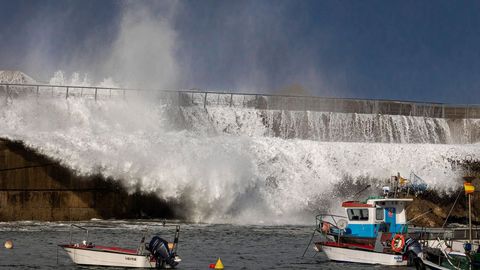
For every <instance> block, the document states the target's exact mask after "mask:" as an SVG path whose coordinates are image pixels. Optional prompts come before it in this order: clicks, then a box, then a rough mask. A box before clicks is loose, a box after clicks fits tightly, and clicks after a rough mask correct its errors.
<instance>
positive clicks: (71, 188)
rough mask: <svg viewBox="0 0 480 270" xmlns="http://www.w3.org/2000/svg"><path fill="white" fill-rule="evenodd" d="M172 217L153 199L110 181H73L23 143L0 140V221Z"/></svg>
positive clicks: (75, 178)
mask: <svg viewBox="0 0 480 270" xmlns="http://www.w3.org/2000/svg"><path fill="white" fill-rule="evenodd" d="M172 216H173V212H172V211H171V209H170V207H169V206H168V205H167V204H166V203H165V202H164V201H161V200H160V199H158V198H157V197H156V196H155V195H154V194H142V193H139V192H134V193H132V194H129V193H128V192H127V191H126V190H124V189H123V188H122V186H120V185H119V184H118V183H116V182H114V181H111V180H109V179H103V178H101V177H99V176H91V177H81V176H77V175H75V174H74V173H73V172H72V171H71V170H68V169H66V168H64V167H62V166H61V165H60V164H58V163H57V162H55V161H53V160H50V159H48V158H46V157H44V156H41V155H38V154H36V153H35V152H34V151H32V150H30V149H28V148H26V147H25V146H24V145H22V144H21V143H17V142H11V141H7V140H0V221H14V220H42V221H55V220H88V219H91V218H102V219H108V218H142V217H150V218H171V217H172Z"/></svg>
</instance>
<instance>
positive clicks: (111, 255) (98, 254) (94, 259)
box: [59, 225, 181, 269]
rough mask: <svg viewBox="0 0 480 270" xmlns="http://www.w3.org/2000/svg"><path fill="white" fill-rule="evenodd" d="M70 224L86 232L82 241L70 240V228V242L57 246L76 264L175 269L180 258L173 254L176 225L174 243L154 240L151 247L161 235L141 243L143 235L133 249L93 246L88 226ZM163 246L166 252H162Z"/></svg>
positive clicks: (175, 244)
mask: <svg viewBox="0 0 480 270" xmlns="http://www.w3.org/2000/svg"><path fill="white" fill-rule="evenodd" d="M72 227H75V228H79V229H82V230H84V231H85V232H86V238H85V240H83V241H82V242H81V243H72V237H71V236H72V234H71V231H70V243H68V244H60V245H59V247H61V248H63V249H64V250H65V251H66V253H67V254H68V256H69V257H70V259H71V260H72V261H73V262H74V263H75V264H78V265H95V266H113V267H131V268H156V269H159V268H167V269H168V268H174V267H175V266H176V265H177V264H178V263H179V262H180V261H181V259H180V257H179V256H178V255H177V254H176V250H177V245H178V238H179V234H180V227H179V226H176V231H175V240H174V242H173V243H165V245H161V244H162V242H161V241H156V242H155V243H156V244H157V245H156V246H152V242H154V241H153V240H158V239H160V238H159V237H153V238H152V241H150V243H144V241H145V238H144V237H143V238H142V240H141V241H140V245H139V246H138V248H136V249H127V248H120V247H115V246H101V245H96V244H94V243H92V242H88V229H87V228H85V227H81V226H78V225H72ZM161 240H163V239H161ZM158 244H160V245H158ZM162 248H163V250H165V251H166V252H167V253H163V254H162V253H161V249H162ZM158 251H160V252H158ZM162 255H163V256H162Z"/></svg>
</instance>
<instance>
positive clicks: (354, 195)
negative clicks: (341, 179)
mask: <svg viewBox="0 0 480 270" xmlns="http://www.w3.org/2000/svg"><path fill="white" fill-rule="evenodd" d="M371 186H372V185H366V186H365V187H364V188H362V189H361V190H360V191H358V192H357V193H355V194H353V196H352V199H355V198H357V196H358V195H360V193H362V192H364V191H365V190H367V189H368V188H369V187H371Z"/></svg>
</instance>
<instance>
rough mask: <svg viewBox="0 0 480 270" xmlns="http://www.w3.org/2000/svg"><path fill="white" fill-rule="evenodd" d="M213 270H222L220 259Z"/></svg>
mask: <svg viewBox="0 0 480 270" xmlns="http://www.w3.org/2000/svg"><path fill="white" fill-rule="evenodd" d="M215 269H223V263H222V260H220V258H218V260H217V263H216V264H215Z"/></svg>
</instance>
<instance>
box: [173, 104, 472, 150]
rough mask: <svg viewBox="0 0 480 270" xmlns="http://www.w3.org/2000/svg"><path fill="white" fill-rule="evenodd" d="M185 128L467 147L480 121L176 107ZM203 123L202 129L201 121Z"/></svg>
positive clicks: (285, 137) (218, 107)
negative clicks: (454, 144)
mask: <svg viewBox="0 0 480 270" xmlns="http://www.w3.org/2000/svg"><path fill="white" fill-rule="evenodd" d="M174 113H175V114H181V115H182V116H183V119H182V121H184V122H185V124H184V125H185V126H186V127H188V128H191V129H193V130H196V131H200V132H206V131H210V132H214V133H216V134H222V133H228V134H232V135H247V136H268V137H280V138H284V139H292V138H300V139H309V140H316V141H332V142H335V141H343V142H385V143H392V142H393V143H447V144H453V143H470V142H477V141H479V140H480V119H461V120H460V119H458V120H451V119H443V118H431V117H414V116H404V115H379V114H378V115H377V114H375V115H374V114H354V113H333V112H316V111H286V110H283V111H280V110H256V109H249V108H231V107H228V106H210V107H206V109H203V107H202V108H200V107H195V106H193V107H182V108H181V112H177V111H175V112H174ZM206 122H208V123H209V124H208V125H205V123H206Z"/></svg>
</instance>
